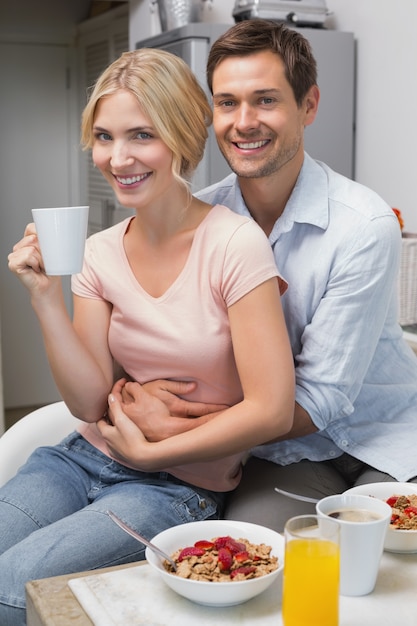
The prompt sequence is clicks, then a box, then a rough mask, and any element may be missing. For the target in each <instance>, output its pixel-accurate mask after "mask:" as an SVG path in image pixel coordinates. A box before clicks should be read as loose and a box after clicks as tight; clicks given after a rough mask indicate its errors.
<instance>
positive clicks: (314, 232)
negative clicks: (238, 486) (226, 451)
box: [196, 154, 417, 481]
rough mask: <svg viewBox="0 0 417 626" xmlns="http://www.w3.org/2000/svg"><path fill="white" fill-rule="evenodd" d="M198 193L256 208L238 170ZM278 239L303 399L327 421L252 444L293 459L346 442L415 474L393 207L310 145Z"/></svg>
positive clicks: (416, 393) (283, 460) (416, 451)
mask: <svg viewBox="0 0 417 626" xmlns="http://www.w3.org/2000/svg"><path fill="white" fill-rule="evenodd" d="M196 195H197V196H198V197H199V198H201V199H203V200H205V201H206V202H209V203H211V204H216V203H220V204H224V205H226V206H228V207H230V208H231V209H233V210H234V211H236V212H237V213H240V214H242V215H249V211H248V209H247V207H246V205H245V202H244V200H243V198H242V194H241V192H240V187H239V184H238V182H237V178H236V176H235V175H234V174H231V175H230V176H228V177H227V178H225V179H224V180H223V181H221V182H219V183H216V184H215V185H212V186H211V187H209V188H207V189H205V190H202V191H201V192H199V193H197V194H196ZM269 240H270V243H271V246H272V248H273V250H274V254H275V258H276V261H277V265H278V267H279V270H280V272H281V274H282V276H283V277H284V278H285V279H286V280H287V281H288V283H289V288H288V290H287V292H286V293H285V294H284V295H283V297H282V304H283V308H284V313H285V318H286V321H287V326H288V332H289V335H290V340H291V345H292V350H293V355H294V362H295V368H296V383H297V386H296V399H297V402H298V403H299V404H300V405H301V406H302V407H303V408H304V409H305V410H306V411H307V412H308V414H309V415H310V417H311V419H312V421H313V422H314V424H315V425H316V426H317V428H318V429H319V432H317V433H314V434H312V435H308V436H306V437H300V438H298V439H288V440H286V441H283V442H279V443H275V444H269V445H264V446H259V447H257V448H255V449H254V450H253V451H252V452H253V454H254V455H256V456H259V457H262V458H266V459H269V460H271V461H274V462H276V463H279V464H282V465H287V464H289V463H293V462H297V461H300V460H301V459H310V460H312V461H322V460H325V459H331V458H335V457H337V456H340V455H341V454H342V453H343V452H346V453H348V454H350V455H352V456H354V457H356V458H357V459H360V460H362V461H364V462H365V463H367V464H369V465H370V466H372V467H374V468H376V469H378V470H380V471H383V472H387V473H388V474H390V475H391V476H393V477H394V478H396V479H397V480H399V481H406V480H409V479H410V478H412V477H414V476H417V358H416V356H415V354H414V353H413V351H412V350H411V348H410V347H409V346H408V345H407V344H406V342H405V341H404V340H403V338H402V330H401V327H400V326H399V324H398V322H397V319H398V305H397V282H396V281H397V274H398V266H399V259H400V251H401V232H400V228H399V224H398V220H397V217H396V216H395V214H394V213H393V211H392V209H391V207H390V206H388V205H387V204H386V203H385V202H384V201H383V200H382V199H381V198H380V197H379V196H378V195H377V194H376V193H374V192H373V191H371V190H370V189H368V188H366V187H364V186H362V185H360V184H359V183H357V182H354V181H351V180H349V179H347V178H345V177H344V176H341V175H340V174H337V173H336V172H334V171H332V170H331V169H330V168H329V167H327V166H326V165H325V164H323V163H320V162H318V161H314V160H313V159H312V158H311V157H309V156H308V155H307V154H305V159H304V164H303V167H302V170H301V172H300V175H299V177H298V181H297V184H296V186H295V187H294V190H293V192H292V194H291V197H290V199H289V201H288V203H287V205H286V207H285V211H284V213H283V214H282V216H281V217H280V218H279V219H278V220H277V221H276V223H275V225H274V228H273V230H272V232H271V234H270V236H269Z"/></svg>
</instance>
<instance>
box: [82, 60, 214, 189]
mask: <svg viewBox="0 0 417 626" xmlns="http://www.w3.org/2000/svg"><path fill="white" fill-rule="evenodd" d="M120 89H124V90H127V91H129V92H130V93H132V94H133V95H134V96H135V97H136V99H137V101H138V104H139V106H140V107H141V109H142V111H143V112H144V113H145V114H146V115H147V116H148V117H149V118H150V120H151V121H152V124H153V125H154V126H155V129H156V131H157V133H158V134H159V136H160V137H161V139H162V140H163V141H164V143H165V144H166V145H167V146H168V148H169V149H170V150H171V151H172V153H173V161H172V171H173V174H174V176H175V177H176V178H177V179H178V180H179V181H180V182H181V183H183V184H185V185H187V187H188V180H189V178H190V176H191V174H192V173H193V171H194V170H195V169H196V167H197V165H198V164H199V162H200V161H201V159H202V157H203V153H204V148H205V144H206V140H207V136H208V131H207V128H208V126H210V124H211V121H212V112H211V108H210V105H209V102H208V100H207V97H206V95H205V93H204V90H203V89H202V87H201V86H200V85H199V83H198V81H197V79H196V77H195V76H194V74H193V73H192V72H191V70H190V68H189V67H188V65H187V64H186V63H185V61H183V60H182V59H180V58H179V57H177V56H176V55H174V54H171V53H170V52H166V51H165V50H159V49H156V48H141V49H139V50H134V51H131V52H125V53H123V54H122V55H121V57H119V58H118V59H117V60H116V61H114V62H113V63H112V64H111V65H110V66H109V67H108V68H107V69H106V70H104V72H103V73H102V74H101V76H100V77H99V78H98V80H97V82H96V83H95V85H94V87H93V88H92V91H91V93H90V96H89V99H88V103H87V105H86V107H85V109H84V111H83V114H82V120H81V143H82V145H83V147H84V149H88V148H92V146H93V143H94V134H93V126H94V117H95V111H96V107H97V103H98V101H99V100H100V99H101V98H105V97H106V96H110V95H112V94H114V93H116V92H117V91H118V90H120Z"/></svg>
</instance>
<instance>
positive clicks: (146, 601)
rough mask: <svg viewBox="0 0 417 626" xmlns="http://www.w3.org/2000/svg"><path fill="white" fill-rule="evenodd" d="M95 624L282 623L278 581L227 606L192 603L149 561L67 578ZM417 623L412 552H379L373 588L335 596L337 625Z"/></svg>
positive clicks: (415, 560)
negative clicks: (361, 593) (359, 593)
mask: <svg viewBox="0 0 417 626" xmlns="http://www.w3.org/2000/svg"><path fill="white" fill-rule="evenodd" d="M68 584H69V586H70V588H71V589H72V591H73V593H74V594H75V595H76V597H77V599H78V601H79V602H80V604H81V605H82V606H83V608H84V610H85V611H86V613H87V614H88V615H89V617H90V619H91V620H92V622H93V623H94V625H95V626H139V625H143V624H146V626H162V625H166V624H169V625H170V626H195V624H198V625H199V626H219V624H222V625H230V626H232V625H233V624H239V626H240V625H248V626H249V625H250V626H282V618H281V585H282V581H281V580H280V581H279V582H278V583H277V584H275V585H273V586H271V587H270V588H269V589H268V590H267V591H265V592H264V593H263V594H261V595H260V596H258V597H257V598H254V599H253V600H250V601H249V602H247V603H245V604H242V605H239V606H236V607H227V608H212V607H205V606H201V605H197V604H193V603H192V602H189V601H188V600H186V599H184V598H181V597H180V596H178V595H177V594H175V593H174V592H173V591H171V590H170V589H169V588H168V587H166V585H165V584H164V583H163V582H162V581H161V580H160V579H159V577H158V576H157V575H156V574H155V572H154V571H153V570H152V569H151V568H150V566H149V565H144V566H138V567H132V568H130V569H123V570H119V571H116V572H109V573H106V574H94V575H92V576H87V577H85V578H80V579H73V580H70V581H69V583H68ZM394 624H401V625H404V626H416V625H417V554H391V553H387V552H385V553H384V555H383V557H382V561H381V568H380V572H379V576H378V581H377V585H376V588H375V590H374V592H373V593H371V594H369V595H367V596H362V597H355V598H348V597H343V596H342V597H341V598H340V626H393V625H394Z"/></svg>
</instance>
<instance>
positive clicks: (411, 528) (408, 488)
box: [345, 482, 417, 553]
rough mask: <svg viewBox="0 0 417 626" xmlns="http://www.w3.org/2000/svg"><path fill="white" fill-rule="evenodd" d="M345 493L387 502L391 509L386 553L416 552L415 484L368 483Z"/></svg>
mask: <svg viewBox="0 0 417 626" xmlns="http://www.w3.org/2000/svg"><path fill="white" fill-rule="evenodd" d="M345 493H357V494H362V495H366V496H374V497H375V498H378V499H379V500H384V501H385V502H387V503H388V504H389V505H390V506H391V508H392V517H391V523H390V525H389V527H388V529H387V534H386V535H385V543H384V549H385V550H386V551H387V552H403V553H414V552H417V483H400V482H398V483H397V482H382V483H370V484H368V485H359V486H357V487H352V489H348V490H347V491H345Z"/></svg>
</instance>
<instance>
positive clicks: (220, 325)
mask: <svg viewBox="0 0 417 626" xmlns="http://www.w3.org/2000/svg"><path fill="white" fill-rule="evenodd" d="M131 219H132V218H128V219H126V220H124V221H123V222H121V223H119V224H116V225H115V226H113V227H111V228H109V229H107V230H104V231H102V232H99V233H96V234H95V235H92V236H91V237H90V238H89V239H88V240H87V243H86V252H85V261H84V267H83V270H82V273H81V274H77V275H76V276H73V278H72V289H73V291H74V293H75V294H77V295H78V296H82V297H85V298H95V299H104V300H106V301H108V302H110V303H111V304H112V306H113V310H112V315H111V322H110V328H109V336H108V339H109V347H110V350H111V353H112V355H113V357H114V359H115V361H116V362H117V363H119V364H120V365H121V366H122V367H123V369H124V370H125V372H126V373H127V374H128V375H129V376H130V377H131V378H132V379H133V380H136V381H138V382H140V383H145V382H147V381H150V380H155V379H161V378H164V379H172V380H175V379H177V380H193V381H196V382H197V383H198V384H197V389H196V390H195V392H194V393H193V394H187V399H189V400H196V401H202V402H214V403H221V404H227V405H233V404H236V403H237V402H239V401H240V400H241V399H242V388H241V385H240V382H239V377H238V374H237V370H236V364H235V361H234V356H233V347H232V342H231V336H230V328H229V319H228V313H227V309H228V307H229V306H231V305H232V304H234V303H235V302H237V301H238V300H239V299H240V298H241V297H242V296H244V295H245V294H247V293H248V292H249V291H251V290H252V289H254V288H255V287H256V286H257V285H259V284H261V283H262V282H264V281H265V280H267V279H269V278H271V277H273V276H278V271H277V268H276V264H275V260H274V256H273V253H272V250H271V247H270V244H269V242H268V240H267V238H266V237H265V234H264V233H263V231H262V230H261V229H260V227H259V226H258V225H257V224H256V223H255V222H254V221H253V220H251V219H249V218H246V217H242V216H240V215H237V214H236V213H233V212H232V211H230V210H229V209H227V208H226V207H224V206H220V205H216V206H215V207H213V208H212V210H211V211H210V212H209V213H208V214H207V216H206V217H205V219H204V220H203V221H202V222H201V224H200V225H199V227H198V228H197V229H196V232H195V235H194V240H193V243H192V246H191V249H190V253H189V256H188V259H187V261H186V263H185V265H184V268H183V269H182V271H181V273H180V274H179V276H178V277H177V279H176V280H175V281H174V282H173V284H172V285H171V286H170V287H169V288H168V289H167V291H166V292H165V293H164V294H163V295H162V296H160V297H158V298H154V297H152V296H151V295H149V293H148V292H147V291H145V290H144V289H143V288H142V287H141V285H140V284H139V283H138V281H137V279H136V278H135V276H134V274H133V272H132V270H131V268H130V265H129V261H128V259H127V257H126V254H125V250H124V245H123V237H124V234H125V232H126V230H127V228H128V226H129V223H130V220H131ZM279 280H280V285H281V290H282V291H283V290H284V289H285V286H286V284H285V283H284V281H282V279H279ZM79 432H80V433H81V434H82V435H83V436H84V437H85V438H86V439H87V440H88V441H89V442H90V443H91V444H92V445H94V446H96V447H97V448H99V449H100V450H101V451H103V452H104V453H105V454H107V455H108V456H111V455H110V453H109V451H108V449H107V446H106V444H105V442H104V441H103V439H102V437H101V436H100V433H99V431H98V429H97V427H96V426H95V424H87V423H85V422H81V423H80V426H79ZM243 456H244V455H243V454H239V455H234V456H232V457H227V458H225V459H222V460H217V461H211V462H203V463H198V464H197V463H192V464H188V465H184V466H181V467H180V466H177V467H172V468H166V471H168V472H170V473H171V474H173V475H175V476H176V477H177V478H180V479H181V480H185V481H187V482H189V483H192V484H194V485H197V486H200V487H204V488H206V489H212V490H216V491H229V490H231V489H234V488H235V487H236V486H237V484H238V482H239V480H240V475H241V461H242V458H243Z"/></svg>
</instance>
